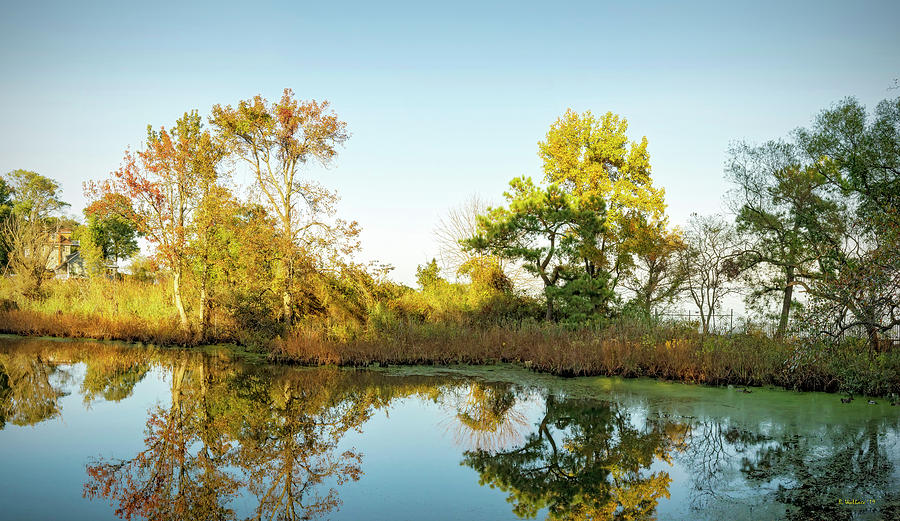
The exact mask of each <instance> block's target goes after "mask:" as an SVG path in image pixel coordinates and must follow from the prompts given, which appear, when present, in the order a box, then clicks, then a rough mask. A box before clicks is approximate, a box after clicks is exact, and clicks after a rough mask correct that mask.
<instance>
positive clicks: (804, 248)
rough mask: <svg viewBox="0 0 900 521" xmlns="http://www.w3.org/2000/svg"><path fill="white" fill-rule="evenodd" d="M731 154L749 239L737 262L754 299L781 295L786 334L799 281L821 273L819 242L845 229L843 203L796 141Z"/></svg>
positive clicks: (740, 218)
mask: <svg viewBox="0 0 900 521" xmlns="http://www.w3.org/2000/svg"><path fill="white" fill-rule="evenodd" d="M729 153H730V156H731V157H730V159H729V160H728V162H727V163H726V174H727V175H728V177H729V179H730V180H731V181H732V183H734V188H733V189H732V190H731V191H730V193H729V195H730V203H731V206H732V210H733V211H734V212H735V213H736V215H737V217H736V225H737V232H738V234H739V235H740V236H741V237H742V239H743V241H742V244H743V246H742V247H741V248H739V250H738V255H737V257H736V258H735V259H734V264H735V266H736V268H737V269H738V270H739V271H741V272H742V273H744V274H745V276H746V278H747V279H748V284H747V285H748V287H750V288H751V293H750V294H749V295H748V300H749V301H750V303H751V304H752V303H755V302H765V301H766V300H768V299H769V298H770V297H775V298H777V299H778V300H780V314H779V315H778V316H779V320H778V329H777V331H776V336H778V337H781V336H783V335H784V332H785V330H786V328H787V326H788V320H789V316H790V311H791V307H792V305H796V301H795V299H794V288H795V286H797V285H799V284H801V283H804V281H806V282H808V281H810V280H813V279H815V278H818V271H817V265H816V260H817V259H818V258H819V252H818V251H817V248H816V244H817V243H820V242H822V241H831V240H833V239H834V237H835V236H836V235H837V234H839V233H840V229H841V227H842V226H843V215H842V211H841V210H842V207H841V205H840V204H839V203H838V202H836V201H834V200H833V199H832V198H831V197H830V191H831V190H830V187H829V185H828V181H827V179H826V178H825V177H824V176H822V175H821V174H820V173H819V172H818V171H817V170H816V169H814V168H809V167H808V166H807V165H804V163H803V161H802V158H801V155H800V151H799V150H797V147H796V146H795V145H793V144H791V143H787V142H784V141H769V142H767V143H764V144H762V145H759V146H751V145H749V144H747V143H737V144H735V145H733V146H732V147H731V149H730V151H729Z"/></svg>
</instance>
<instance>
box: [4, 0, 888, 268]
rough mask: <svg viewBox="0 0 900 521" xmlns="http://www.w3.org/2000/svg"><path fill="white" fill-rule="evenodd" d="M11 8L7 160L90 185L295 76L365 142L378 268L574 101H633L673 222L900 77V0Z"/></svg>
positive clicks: (360, 150)
mask: <svg viewBox="0 0 900 521" xmlns="http://www.w3.org/2000/svg"><path fill="white" fill-rule="evenodd" d="M85 4H87V5H82V3H80V2H60V3H46V2H28V3H26V2H15V3H14V2H8V1H6V2H4V3H3V5H2V8H0V39H2V45H0V70H2V74H3V79H2V80H0V81H2V94H3V95H2V96H0V171H4V172H5V171H8V170H11V169H14V168H26V169H30V170H36V171H38V172H40V173H42V174H44V175H47V176H49V177H52V178H55V179H57V180H59V181H60V182H61V183H62V185H63V188H64V191H65V196H66V198H67V199H68V200H69V201H70V202H71V203H72V205H73V208H72V213H73V214H78V215H80V212H81V208H82V207H83V205H84V199H83V197H82V194H81V183H82V182H83V181H85V180H87V179H98V178H102V177H105V176H106V175H107V173H108V172H109V171H111V170H113V169H115V168H116V167H117V166H118V164H119V161H120V160H121V157H122V153H123V151H124V150H125V148H126V147H128V146H132V147H137V146H139V145H140V142H141V139H142V138H143V137H144V135H145V129H146V126H147V124H153V125H154V126H158V125H170V124H171V123H172V122H173V121H174V120H175V119H176V118H178V117H179V116H180V115H181V114H182V113H183V112H184V111H186V110H189V109H193V108H196V109H199V110H200V111H201V112H202V113H205V114H206V113H208V111H209V108H210V107H211V106H212V105H213V104H215V103H228V104H234V103H235V102H237V101H239V100H241V99H245V98H248V97H251V96H253V95H254V94H257V93H259V94H262V95H263V96H266V97H268V98H270V99H274V98H277V97H278V96H279V95H280V92H281V90H282V89H283V88H284V87H291V88H293V89H294V91H295V92H296V93H297V94H298V96H300V97H302V98H315V99H328V100H330V101H331V102H332V104H333V107H334V109H335V110H336V112H337V113H338V114H339V115H340V116H341V118H343V119H344V120H345V121H347V123H348V126H349V130H350V131H351V133H352V137H351V138H350V140H349V141H348V142H347V145H346V148H345V149H344V150H342V151H341V153H340V155H339V157H338V159H337V161H336V163H335V165H334V167H333V168H332V169H331V170H329V171H328V172H324V173H323V172H314V173H313V174H314V175H315V176H316V177H317V178H320V179H321V180H322V181H323V182H325V184H326V185H328V186H330V187H331V188H334V189H336V190H337V191H338V192H339V193H340V195H341V197H342V201H341V205H340V212H341V214H342V215H343V216H344V217H345V218H348V219H356V220H358V221H359V222H360V224H361V225H362V227H363V230H364V232H363V246H364V251H363V253H362V254H361V255H360V260H367V259H378V260H381V261H385V262H389V263H392V264H394V265H395V266H396V267H397V271H396V272H395V273H394V276H395V278H396V279H398V280H400V281H404V282H408V283H409V282H412V280H413V275H414V273H415V267H416V265H417V264H420V263H422V262H424V261H425V260H427V259H430V258H431V257H432V256H435V255H436V254H437V246H436V245H435V243H434V241H433V239H432V236H431V232H432V229H433V228H434V226H435V224H436V223H437V220H438V219H439V217H440V216H441V215H443V214H444V213H445V212H446V211H447V210H448V209H449V208H450V207H452V206H455V205H457V204H459V203H461V202H463V201H464V200H465V199H466V198H467V197H469V196H470V195H471V194H476V193H477V194H480V195H482V196H484V197H486V198H489V199H493V200H495V201H498V202H499V201H500V194H501V193H502V191H503V190H504V187H505V186H506V184H507V182H508V181H509V179H511V178H512V177H514V176H518V175H522V174H527V175H532V176H534V177H540V162H539V160H538V157H537V142H538V140H540V139H542V137H543V136H544V134H545V133H546V131H547V128H548V127H549V125H550V124H551V123H552V122H553V121H554V120H555V119H556V117H558V116H559V115H560V114H562V113H563V112H564V111H565V109H566V108H567V107H571V108H573V109H575V110H577V111H583V110H587V109H590V110H592V111H593V112H594V113H603V112H606V111H613V112H616V113H619V114H621V115H623V116H625V117H626V118H627V119H628V120H629V124H630V128H629V133H630V135H631V136H632V137H633V138H635V139H640V137H641V136H644V135H646V136H647V138H648V140H649V142H650V153H651V162H652V165H653V176H654V178H655V183H656V184H657V185H659V186H662V187H664V188H665V190H666V199H667V203H668V204H669V213H670V215H671V219H672V222H674V223H676V224H678V223H683V222H684V221H685V220H686V218H687V216H688V215H689V214H690V212H692V211H699V212H703V213H710V212H715V211H718V210H719V209H720V208H721V207H722V202H721V198H722V195H723V193H724V192H725V190H726V189H727V186H726V184H725V183H724V181H723V179H722V165H723V162H724V160H725V150H726V148H727V146H728V143H729V141H731V140H735V139H750V140H763V139H768V138H771V137H778V136H782V135H784V134H786V133H787V132H788V131H790V130H791V129H793V128H795V127H797V126H801V125H805V124H808V123H809V121H810V119H811V118H812V117H813V115H814V114H815V113H816V112H818V111H819V110H821V109H822V108H825V107H827V106H828V105H830V104H831V103H833V102H835V101H837V100H838V99H840V98H842V97H844V96H848V95H854V96H857V97H858V98H859V99H860V100H862V101H863V102H864V103H866V104H867V105H870V106H872V105H874V104H875V103H876V102H877V101H878V100H880V99H883V98H885V97H889V96H891V95H894V96H896V95H898V91H896V90H895V91H888V90H887V89H888V87H889V86H891V85H892V84H893V79H894V78H897V77H900V31H898V30H897V20H900V2H865V1H862V2H846V1H843V2H822V1H816V2H760V1H754V2H745V3H741V4H736V3H732V2H704V3H690V4H684V5H681V4H675V3H674V2H658V3H653V2H645V3H643V4H641V5H633V6H632V5H626V4H628V3H627V2H600V1H591V2H569V3H566V5H564V6H560V5H553V4H555V2H554V3H551V2H541V3H540V4H536V5H530V4H528V3H527V2H509V3H491V4H489V5H487V4H485V3H482V2H450V3H443V4H438V5H431V4H430V3H427V2H406V3H374V2H364V3H350V2H327V3H325V2H320V3H308V2H284V3H265V2H263V3H253V2H245V3H241V4H230V3H227V2H210V3H208V4H195V3H191V2H177V3H171V4H170V3H167V2H141V3H133V4H132V3H130V2H103V3H101V2H92V3H85Z"/></svg>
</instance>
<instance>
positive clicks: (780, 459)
mask: <svg viewBox="0 0 900 521" xmlns="http://www.w3.org/2000/svg"><path fill="white" fill-rule="evenodd" d="M24 344H25V345H23V346H18V347H16V348H15V349H5V348H2V346H0V428H3V427H4V426H6V427H7V428H8V427H9V426H10V425H34V424H37V423H39V422H42V421H46V420H48V419H50V418H54V417H59V416H60V415H61V407H62V406H61V403H62V402H61V400H60V399H61V398H62V397H63V396H65V395H66V392H65V390H67V389H71V388H73V386H75V385H79V384H78V383H75V382H73V381H72V380H74V378H73V377H72V376H71V375H75V374H78V373H79V372H80V371H79V370H74V371H71V375H70V371H69V368H68V366H69V365H71V364H77V363H83V364H84V366H85V370H84V375H85V377H84V379H83V381H82V382H80V389H79V388H78V387H74V388H75V389H78V390H79V391H80V392H81V394H82V395H83V397H84V403H85V404H87V405H90V404H91V403H92V402H93V401H95V400H100V399H105V400H108V401H119V400H122V399H124V398H127V397H128V396H131V394H132V393H133V392H134V388H135V386H136V384H137V383H138V382H140V381H141V380H142V379H143V378H144V377H145V375H148V374H151V373H156V376H157V377H158V376H159V374H158V373H160V372H162V373H164V374H165V381H167V382H168V384H169V386H170V389H169V396H168V397H167V400H166V402H165V403H164V404H158V405H156V406H154V407H152V408H151V409H150V410H149V411H148V416H147V421H146V430H145V439H144V443H143V447H142V449H141V450H140V451H138V452H137V454H135V455H133V456H132V457H130V458H126V459H124V460H119V459H103V458H99V459H96V460H94V461H91V462H90V464H89V465H88V467H87V474H88V479H87V482H86V483H85V484H84V494H85V496H87V497H89V498H102V499H105V500H107V501H109V502H110V503H111V504H112V505H113V506H114V509H115V512H116V513H117V514H118V515H119V516H120V517H123V518H128V519H130V518H133V517H143V518H148V519H156V520H165V519H188V520H201V519H239V518H248V519H286V520H296V519H309V518H314V517H326V516H327V515H328V514H329V513H332V512H334V511H335V509H337V508H338V507H339V505H340V498H339V494H338V490H339V486H340V485H341V484H342V483H346V482H348V481H354V480H357V479H360V477H361V476H362V454H360V453H359V452H357V451H355V450H353V449H349V450H347V449H345V448H343V447H344V445H345V443H342V441H341V440H343V439H344V438H345V436H346V435H347V434H348V433H349V432H351V431H360V429H361V428H362V426H363V425H364V423H365V422H366V421H367V420H368V419H369V418H370V417H371V416H372V414H373V413H374V411H376V410H378V409H380V408H384V407H387V406H389V405H390V404H392V403H393V402H394V401H395V400H396V399H398V398H405V397H409V396H417V397H419V399H421V400H423V401H429V402H433V403H436V404H438V405H439V406H441V407H442V408H444V409H445V410H446V415H447V420H446V421H445V422H444V423H445V427H448V428H450V429H452V431H453V432H454V434H455V436H456V439H457V442H459V443H460V444H461V445H464V446H466V447H468V448H469V450H467V451H465V452H464V453H463V464H464V465H466V466H468V467H470V468H472V469H474V470H475V471H477V472H478V474H479V475H480V482H481V484H482V485H490V486H492V487H496V488H499V489H501V490H503V491H504V492H505V493H506V494H507V495H508V497H509V501H510V502H511V503H512V505H513V512H514V513H515V514H517V515H519V516H522V517H533V516H535V515H537V513H538V512H539V511H541V510H542V509H546V510H547V512H548V517H549V518H550V519H554V520H562V519H620V520H625V519H650V518H652V517H653V516H654V515H655V514H656V510H657V508H658V506H659V502H660V501H661V500H662V499H663V498H667V497H669V494H670V486H671V483H672V476H670V475H669V473H668V472H666V470H667V469H666V467H665V466H664V465H659V464H658V462H667V463H670V464H677V466H678V467H679V468H680V469H682V470H683V471H685V473H684V476H685V477H684V478H683V479H684V480H685V481H684V483H683V484H684V487H679V489H678V490H679V491H681V490H683V491H684V492H686V493H688V495H689V496H690V497H689V498H686V500H685V502H684V504H683V506H684V507H685V508H688V507H693V510H691V511H690V512H685V516H686V517H688V518H703V517H706V518H709V519H719V518H725V517H727V518H734V519H738V518H743V519H757V518H759V517H760V515H764V516H765V517H766V518H786V519H790V520H806V519H836V520H850V519H860V520H862V519H900V494H898V491H897V481H898V480H897V467H896V462H897V454H898V444H900V438H898V431H900V429H898V425H897V423H896V420H895V419H892V418H894V417H892V416H884V415H879V414H872V415H869V416H861V418H863V419H864V420H863V421H860V420H856V421H846V422H835V423H833V424H832V423H827V422H816V421H808V422H806V423H803V422H800V421H796V422H791V421H784V420H783V419H782V420H781V421H778V420H777V419H776V420H774V421H772V420H771V419H768V418H759V417H758V416H757V417H755V420H754V416H752V415H750V416H747V415H739V414H735V415H720V416H717V417H710V416H704V415H702V414H698V416H699V418H689V417H683V416H678V415H668V414H667V413H666V412H664V410H659V411H658V412H654V408H653V407H648V406H647V401H646V400H645V399H644V398H643V397H637V398H634V399H620V400H618V401H617V402H616V403H606V402H602V401H597V400H592V399H582V398H576V397H574V396H572V395H568V394H565V391H563V390H561V389H562V388H557V389H556V390H553V389H549V390H548V389H546V388H545V387H544V384H540V385H536V386H533V387H529V386H523V385H521V384H511V383H496V382H484V381H480V380H477V379H472V378H466V377H451V376H448V375H445V376H403V377H396V376H389V375H387V374H385V373H378V372H369V371H344V370H338V369H334V368H319V369H296V368H286V367H277V366H245V365H242V364H240V363H235V362H233V361H229V360H227V359H226V358H220V357H218V356H215V355H209V354H201V353H197V352H193V353H188V352H180V351H170V350H161V351H153V350H152V349H140V350H133V349H132V350H129V349H125V348H122V347H110V346H109V345H103V344H93V343H59V344H56V343H53V344H52V345H51V344H48V343H47V342H38V341H35V342H31V343H29V342H25V343H24ZM29 346H30V347H29ZM48 346H49V347H48ZM869 410H872V411H874V408H873V409H866V411H869ZM534 414H537V415H538V416H537V418H538V419H537V421H535V423H534V424H533V425H530V424H529V422H528V420H527V418H532V417H534V416H533V415H534ZM866 418H867V419H866ZM754 421H755V423H754ZM398 450H400V449H398ZM655 462H656V463H657V465H655V466H654V465H653V464H654V463H655ZM676 475H677V474H676ZM674 490H675V489H673V495H674ZM839 499H841V500H846V501H852V500H862V501H864V502H865V504H862V505H841V504H840V503H839V502H838V500H839ZM676 508H680V506H678V505H676ZM757 509H761V510H764V511H765V514H761V513H760V512H759V511H758V510H757ZM239 511H240V512H239ZM248 514H249V516H248ZM667 514H668V512H667Z"/></svg>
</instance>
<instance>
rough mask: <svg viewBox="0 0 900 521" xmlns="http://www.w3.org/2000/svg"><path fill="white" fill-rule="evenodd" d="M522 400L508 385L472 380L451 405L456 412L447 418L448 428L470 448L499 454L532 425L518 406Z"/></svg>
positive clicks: (514, 442) (459, 443)
mask: <svg viewBox="0 0 900 521" xmlns="http://www.w3.org/2000/svg"><path fill="white" fill-rule="evenodd" d="M520 403H521V402H519V401H518V400H517V399H516V396H515V394H514V393H513V392H512V390H511V389H509V388H508V386H490V385H486V384H482V383H478V382H475V383H471V384H469V385H468V387H467V388H466V390H465V391H464V392H463V393H462V394H456V395H455V397H454V399H453V400H452V403H450V404H449V405H450V406H451V407H452V408H453V411H454V414H453V415H452V416H450V417H448V418H447V421H446V422H445V423H446V429H447V431H449V432H452V433H453V440H454V442H455V443H456V444H457V445H460V446H462V447H464V448H465V449H466V450H482V451H485V452H489V453H496V452H497V451H500V450H503V449H505V448H508V447H510V446H514V445H517V444H520V443H521V442H522V441H523V440H524V439H525V432H526V431H527V430H528V429H529V425H528V418H527V417H526V415H525V413H524V412H522V411H521V410H519V409H518V408H517V405H519V404H520Z"/></svg>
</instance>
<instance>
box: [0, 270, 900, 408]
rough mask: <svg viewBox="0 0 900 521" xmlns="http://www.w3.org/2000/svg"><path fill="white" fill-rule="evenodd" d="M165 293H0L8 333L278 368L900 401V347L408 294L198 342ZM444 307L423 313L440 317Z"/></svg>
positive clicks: (214, 332) (84, 288) (111, 289)
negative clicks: (233, 358)
mask: <svg viewBox="0 0 900 521" xmlns="http://www.w3.org/2000/svg"><path fill="white" fill-rule="evenodd" d="M167 288H168V285H167V284H147V283H142V282H138V281H129V280H105V279H103V280H97V279H94V280H91V281H65V282H63V281H51V282H50V283H49V284H48V286H47V294H46V296H45V298H43V299H31V300H29V299H22V298H18V299H15V298H13V297H12V296H11V295H8V294H6V293H4V290H3V288H0V332H4V333H14V334H19V335H25V336H59V337H70V338H93V339H99V340H125V341H137V342H144V343H149V344H157V345H195V344H198V343H201V342H205V343H214V342H220V343H233V344H237V345H241V346H244V347H247V348H250V349H255V350H259V351H263V352H268V353H269V355H268V356H269V359H271V360H273V361H281V362H290V363H299V364H306V365H328V364H333V365H342V366H369V365H373V364H380V365H395V364H396V365H447V364H495V363H514V364H521V365H524V366H526V367H529V368H531V369H533V370H536V371H545V372H549V373H552V374H555V375H560V376H589V375H604V376H622V377H639V376H646V377H653V378H659V379H664V380H677V381H685V382H695V383H703V384H710V385H749V386H759V385H777V386H781V387H785V388H788V389H798V390H815V391H830V392H838V391H839V392H852V393H856V394H868V395H875V396H877V395H887V394H890V393H897V394H900V350H897V349H894V350H891V351H887V352H883V353H873V352H872V351H871V350H869V349H868V348H867V346H866V344H865V342H864V341H859V342H857V341H853V340H850V341H846V342H843V343H839V344H831V345H824V344H810V343H809V342H806V341H803V340H788V341H784V342H782V341H777V340H774V339H771V338H769V337H767V336H765V335H763V334H760V333H747V334H735V335H728V336H724V335H707V336H703V335H700V334H698V333H697V332H696V329H695V328H693V327H691V326H690V325H680V326H679V325H672V324H668V325H667V324H648V323H646V322H641V321H636V320H629V319H619V320H617V321H614V322H612V323H607V324H603V325H590V326H569V325H563V324H553V323H546V322H538V321H536V320H533V319H530V318H525V319H518V318H513V319H506V318H502V317H508V316H515V315H516V314H517V313H505V312H504V313H503V314H500V315H499V316H501V318H498V319H494V320H493V321H492V320H488V319H487V316H488V315H485V314H482V315H478V316H477V320H469V321H465V320H463V319H461V318H460V317H455V316H443V317H438V316H432V312H431V311H429V312H428V313H425V312H421V313H419V312H417V313H410V312H408V310H406V309H404V308H405V307H406V308H408V307H416V306H413V305H412V304H413V303H414V302H413V301H412V299H411V297H407V298H406V300H405V301H402V302H401V304H403V305H402V306H399V308H397V307H390V306H388V305H384V304H382V303H376V304H375V305H373V306H372V307H371V308H370V310H369V312H368V316H366V317H364V318H362V319H358V318H357V319H354V320H346V319H341V320H338V319H337V318H335V317H333V316H332V317H329V316H327V315H326V316H315V317H311V318H308V319H306V320H304V321H302V322H300V323H299V324H298V325H297V327H296V328H295V329H294V330H293V331H292V332H291V333H290V334H289V335H286V336H284V337H283V338H282V337H275V333H271V332H266V331H264V330H256V329H253V328H250V327H246V326H243V327H242V326H239V325H238V324H239V322H237V321H235V320H234V319H233V318H231V317H229V316H228V315H227V314H225V313H219V314H217V315H215V316H214V319H213V324H212V326H213V327H212V329H211V330H210V331H208V334H207V336H206V337H205V338H200V337H199V336H198V335H197V332H196V331H185V330H183V329H181V328H180V326H179V323H178V319H177V316H176V315H175V313H174V312H173V307H172V304H171V294H170V292H169V291H168V290H167ZM439 302H440V301H439V300H435V302H434V303H431V304H429V306H430V307H425V308H423V309H426V310H427V309H431V308H435V309H436V308H437V305H438V303H439ZM444 307H445V308H446V307H447V306H446V305H445V306H444ZM504 309H507V308H504ZM423 315H424V316H423ZM519 315H520V316H521V314H519ZM461 316H462V315H461ZM495 316H496V315H495ZM273 337H274V338H273Z"/></svg>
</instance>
